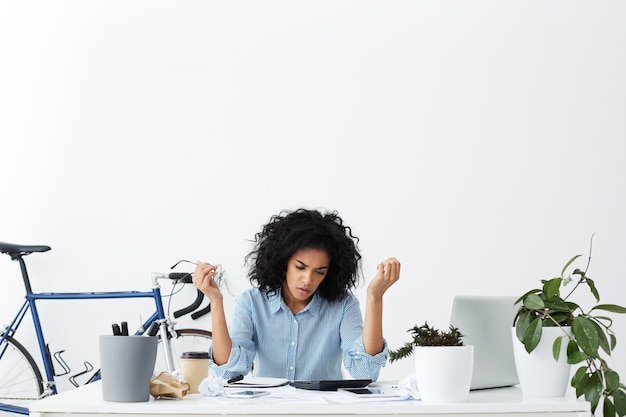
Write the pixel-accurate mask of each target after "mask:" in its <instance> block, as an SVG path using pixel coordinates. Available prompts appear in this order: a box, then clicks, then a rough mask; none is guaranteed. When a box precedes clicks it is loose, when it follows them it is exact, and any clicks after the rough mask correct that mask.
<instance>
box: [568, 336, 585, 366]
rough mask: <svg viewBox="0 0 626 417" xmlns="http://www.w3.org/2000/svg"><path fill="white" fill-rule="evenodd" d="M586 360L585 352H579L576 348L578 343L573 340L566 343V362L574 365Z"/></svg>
mask: <svg viewBox="0 0 626 417" xmlns="http://www.w3.org/2000/svg"><path fill="white" fill-rule="evenodd" d="M586 360H587V355H585V352H581V351H580V349H579V348H578V343H576V341H574V340H570V341H569V343H568V344H567V363H569V364H570V365H574V364H577V363H580V362H583V361H586Z"/></svg>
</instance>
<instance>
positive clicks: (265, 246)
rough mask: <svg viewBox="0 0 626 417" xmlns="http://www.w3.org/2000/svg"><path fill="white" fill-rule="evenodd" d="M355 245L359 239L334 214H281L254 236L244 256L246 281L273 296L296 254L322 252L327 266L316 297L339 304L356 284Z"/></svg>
mask: <svg viewBox="0 0 626 417" xmlns="http://www.w3.org/2000/svg"><path fill="white" fill-rule="evenodd" d="M358 243H359V238H358V237H356V236H354V235H353V234H352V229H351V228H350V227H348V226H345V225H344V224H343V220H342V219H341V217H339V215H338V214H337V212H336V211H332V212H327V213H322V212H320V211H317V210H307V209H303V208H301V209H297V210H295V211H287V210H283V211H281V212H280V213H279V214H276V215H274V216H272V217H271V218H270V220H269V222H268V223H267V224H266V225H264V226H263V227H262V229H261V231H260V232H258V233H256V234H255V236H254V249H253V250H252V251H251V252H250V253H249V254H248V255H247V256H246V264H247V265H249V271H248V279H249V280H250V282H251V283H252V284H253V285H254V284H256V285H258V288H259V289H260V290H261V291H263V292H264V293H265V294H266V295H270V294H276V293H277V292H278V290H279V289H281V288H282V287H283V284H284V283H285V280H286V277H285V273H286V271H287V262H288V261H289V259H290V258H291V256H292V255H293V254H294V253H295V252H296V251H298V250H300V249H323V250H325V251H326V252H327V253H328V256H329V257H330V265H329V268H328V272H327V274H326V277H325V278H324V280H323V281H322V283H321V284H320V286H319V287H318V289H317V293H318V294H319V295H320V296H321V297H322V298H324V299H326V300H328V301H335V300H340V299H342V298H343V297H345V296H346V295H347V294H348V292H349V291H350V290H351V289H353V288H355V287H356V285H357V283H358V281H359V277H360V271H361V254H360V253H359V249H358V247H357V245H358Z"/></svg>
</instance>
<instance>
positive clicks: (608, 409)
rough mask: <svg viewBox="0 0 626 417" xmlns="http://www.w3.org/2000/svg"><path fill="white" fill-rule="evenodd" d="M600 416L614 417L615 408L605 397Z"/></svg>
mask: <svg viewBox="0 0 626 417" xmlns="http://www.w3.org/2000/svg"><path fill="white" fill-rule="evenodd" d="M602 415H603V416H605V417H614V416H615V407H614V406H613V403H612V402H611V400H610V399H609V398H607V397H605V398H604V404H603V405H602Z"/></svg>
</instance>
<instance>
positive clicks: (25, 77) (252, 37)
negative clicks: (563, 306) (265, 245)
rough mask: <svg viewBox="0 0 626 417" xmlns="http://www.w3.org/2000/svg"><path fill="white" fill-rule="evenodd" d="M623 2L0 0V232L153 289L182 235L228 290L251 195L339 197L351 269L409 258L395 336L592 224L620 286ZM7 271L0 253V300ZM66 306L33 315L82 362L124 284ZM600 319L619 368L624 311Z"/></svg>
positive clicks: (52, 286)
mask: <svg viewBox="0 0 626 417" xmlns="http://www.w3.org/2000/svg"><path fill="white" fill-rule="evenodd" d="M625 15H626V3H624V2H620V1H604V2H592V1H584V0H573V1H572V0H567V1H565V0H564V1H553V0H548V1H509V0H493V1H465V0H463V1H437V2H430V1H393V2H389V1H346V0H340V1H319V0H318V1H315V2H294V1H277V0H273V1H262V2H259V1H213V2H204V1H189V0H186V1H163V0H152V1H111V0H106V1H78V0H74V1H58V0H57V1H30V0H29V1H9V0H2V1H1V2H0V144H1V147H0V173H1V174H2V180H3V184H2V191H1V194H0V195H1V197H0V198H1V209H0V210H1V211H0V241H7V242H14V243H23V244H47V245H50V246H52V248H53V250H52V251H51V252H49V253H46V254H38V255H33V256H29V257H28V258H27V259H28V262H29V265H30V271H31V275H32V279H33V285H34V288H35V290H39V291H50V290H55V291H59V290H61V291H69V290H103V289H131V288H132V289H147V288H148V286H149V276H150V272H152V271H165V270H167V268H169V266H170V265H171V264H172V263H173V262H175V261H177V260H178V259H181V258H187V259H191V260H195V259H203V260H207V261H211V262H219V263H222V264H223V265H224V266H225V268H226V269H227V270H228V280H229V281H230V282H231V288H232V289H233V291H234V292H235V293H236V292H238V291H241V290H242V289H244V288H246V287H247V285H248V284H247V282H246V280H245V278H244V276H243V269H242V267H243V257H244V256H245V254H246V253H247V251H248V250H249V248H250V246H249V243H248V240H249V239H252V238H253V236H254V233H255V232H257V231H258V229H259V227H260V225H261V224H262V223H264V222H265V221H266V220H267V219H268V218H269V216H270V215H272V214H274V213H276V212H278V211H280V209H283V208H289V209H291V208H296V207H299V206H306V207H313V208H315V207H319V208H328V209H336V210H338V211H339V213H340V214H341V215H342V216H343V217H344V219H345V220H346V222H347V223H348V224H350V225H352V226H353V229H354V232H355V233H356V234H357V235H358V236H359V237H360V238H361V248H362V252H363V255H364V261H365V262H364V270H365V271H364V272H365V276H366V281H369V279H370V278H371V277H372V276H373V274H374V271H375V266H376V263H377V262H378V261H380V260H382V259H383V258H385V257H387V256H391V255H393V256H396V257H398V258H399V259H400V260H401V261H402V262H403V264H402V279H401V281H400V282H399V283H398V284H397V285H396V286H395V287H393V288H392V289H391V290H390V291H389V293H388V295H387V297H386V306H385V317H384V324H385V335H386V337H387V339H388V340H389V343H390V344H391V346H392V347H397V346H399V345H400V344H401V343H403V342H404V341H405V340H408V339H407V335H406V333H405V331H406V329H408V328H409V327H411V326H412V325H413V324H416V323H423V322H424V321H425V320H428V321H429V323H432V324H435V325H439V326H446V325H447V320H448V315H449V311H450V307H451V301H452V297H453V295H455V294H461V293H463V294H494V295H495V294H512V295H517V294H521V293H522V292H524V291H526V290H527V289H529V288H531V287H534V286H536V285H539V279H541V278H549V277H552V276H555V275H556V274H558V273H559V272H560V268H561V266H562V265H563V264H564V263H565V261H567V260H568V259H569V258H570V257H571V256H572V255H574V254H577V253H587V250H588V244H589V238H590V236H591V234H592V233H595V234H596V237H595V244H594V253H593V262H592V266H591V269H590V271H589V274H590V276H592V277H593V278H595V279H596V281H597V283H598V287H599V289H600V293H601V295H602V298H603V301H604V302H612V303H621V304H626V300H625V297H624V292H623V290H622V288H623V284H622V283H623V272H622V269H623V265H622V264H621V261H622V260H623V259H624V249H625V248H626V220H625V218H624V213H625V212H626V200H625V198H624V187H623V178H624V177H625V175H626V168H625V167H624V163H623V160H624V155H625V154H624V135H625V134H626V117H625V116H626V76H625V75H624V74H626V58H625V55H624V50H626V27H625V26H624V25H623V21H624V17H625ZM18 273H19V271H18V268H17V264H15V263H12V262H9V260H8V258H4V259H2V261H1V262H0V276H1V277H2V278H1V279H2V285H3V289H2V291H1V292H0V322H7V321H8V319H9V316H10V313H11V312H12V311H13V310H14V309H15V308H16V307H17V305H18V303H19V299H20V297H21V294H22V293H21V287H20V282H19V275H18ZM364 291H365V286H362V287H361V288H360V289H359V295H363V293H364ZM192 295H193V292H189V297H192ZM185 301H186V300H185ZM183 304H184V302H183ZM231 306H232V298H229V309H230V308H231ZM61 307H62V308H59V306H58V305H52V304H50V303H44V304H43V305H42V307H41V310H42V313H43V314H44V327H45V329H46V331H47V336H48V337H49V338H50V343H51V349H52V350H61V349H66V355H67V356H68V358H69V360H70V361H71V362H73V365H76V367H77V369H78V368H79V367H80V366H81V364H82V361H83V360H89V361H92V362H97V347H96V345H95V342H94V341H95V340H96V336H97V335H98V334H102V333H105V332H108V329H109V324H110V322H112V321H120V320H123V319H128V320H129V321H131V322H136V321H138V318H137V319H135V317H137V316H138V313H137V312H135V311H134V310H132V309H131V308H130V306H128V305H126V304H124V303H122V302H120V303H103V305H102V306H100V307H99V310H98V312H97V313H96V314H95V317H92V316H90V315H89V314H88V313H87V305H86V304H82V303H70V302H67V303H65V304H63V305H62V306H61ZM131 310H132V313H131ZM145 310H146V309H145V308H144V310H143V311H144V312H145ZM98 316H99V317H98ZM91 319H93V320H94V323H95V325H94V327H93V328H86V324H87V323H88V320H91ZM183 324H185V325H186V324H189V323H185V321H183ZM191 324H192V325H194V326H206V327H208V326H209V323H208V321H202V322H201V323H191ZM615 328H616V330H617V331H618V332H619V333H618V336H620V337H619V340H620V343H621V344H620V345H619V348H618V350H617V353H616V354H615V356H614V358H613V364H614V367H615V368H616V369H617V370H618V371H620V372H622V374H623V375H626V361H625V360H624V358H625V352H626V350H625V349H626V348H625V347H624V343H625V342H624V335H625V334H626V318H624V317H619V318H618V319H617V320H616V323H615ZM20 339H23V340H27V339H28V335H27V334H24V335H20ZM410 367H411V361H408V360H407V361H403V362H400V363H397V364H394V365H393V366H388V367H387V368H385V369H384V371H383V374H382V375H381V379H385V378H387V379H390V378H399V377H403V376H405V375H406V374H408V372H409V370H410ZM63 383H64V382H61V385H62V386H63Z"/></svg>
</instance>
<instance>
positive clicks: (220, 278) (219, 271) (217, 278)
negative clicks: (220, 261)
mask: <svg viewBox="0 0 626 417" xmlns="http://www.w3.org/2000/svg"><path fill="white" fill-rule="evenodd" d="M180 263H188V264H192V265H198V263H197V262H191V261H188V260H186V259H181V260H180V261H178V262H176V263H175V264H174V265H172V267H171V268H170V269H174V268H176V267H177V266H178V264H180ZM216 272H217V273H216V274H215V276H214V277H213V281H215V283H216V284H217V286H218V287H221V286H222V283H223V282H224V273H225V272H226V270H225V269H223V268H222V265H217V269H216ZM229 292H230V291H229Z"/></svg>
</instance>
